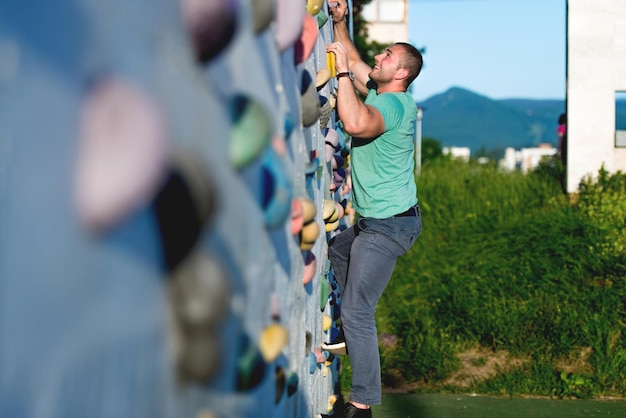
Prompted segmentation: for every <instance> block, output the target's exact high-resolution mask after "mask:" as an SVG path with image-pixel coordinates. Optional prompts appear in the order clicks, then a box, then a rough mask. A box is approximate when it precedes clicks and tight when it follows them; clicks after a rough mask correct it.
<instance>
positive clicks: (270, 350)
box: [259, 324, 289, 363]
mask: <svg viewBox="0 0 626 418" xmlns="http://www.w3.org/2000/svg"><path fill="white" fill-rule="evenodd" d="M288 341H289V332H288V331H287V329H286V328H285V327H284V326H282V325H280V324H272V325H270V326H268V327H267V328H265V330H263V332H262V333H261V338H260V341H259V351H261V356H263V360H265V362H266V363H271V362H272V361H274V360H276V358H277V357H278V356H279V354H280V353H281V351H283V348H285V346H286V345H287V342H288Z"/></svg>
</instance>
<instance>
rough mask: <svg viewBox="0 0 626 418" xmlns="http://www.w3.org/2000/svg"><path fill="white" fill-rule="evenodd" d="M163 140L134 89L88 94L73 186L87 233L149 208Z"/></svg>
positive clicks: (164, 154) (154, 113)
mask: <svg viewBox="0 0 626 418" xmlns="http://www.w3.org/2000/svg"><path fill="white" fill-rule="evenodd" d="M315 100H316V101H317V97H316V98H315ZM167 136H168V134H167V128H166V125H165V117H164V116H163V113H162V111H161V109H160V107H159V106H158V105H157V104H156V102H155V101H154V100H153V99H152V98H150V97H149V96H148V95H147V94H146V93H145V92H143V91H141V90H139V89H138V88H137V87H136V86H134V85H131V84H129V83H127V82H125V81H122V80H120V79H108V80H103V81H100V82H98V83H97V84H96V85H95V87H94V88H93V89H92V90H90V91H89V92H88V95H87V97H86V99H85V101H84V103H83V105H82V109H81V121H80V134H79V149H78V158H77V161H76V171H75V183H74V197H75V202H76V207H77V212H78V217H79V219H80V222H81V223H82V224H83V225H84V226H85V228H86V229H87V230H89V231H90V232H95V233H100V232H102V231H104V230H106V229H108V228H111V227H113V226H114V225H115V224H117V223H119V222H121V221H122V220H124V219H126V218H127V217H128V216H129V215H131V214H132V213H134V212H135V211H136V210H138V209H139V208H141V207H142V206H146V205H147V204H148V203H149V202H150V200H151V198H152V197H153V196H154V194H155V193H156V191H157V189H158V187H159V186H160V185H161V184H162V182H163V181H164V179H165V177H166V168H167V165H168V159H169V150H168V144H167V142H168V138H167Z"/></svg>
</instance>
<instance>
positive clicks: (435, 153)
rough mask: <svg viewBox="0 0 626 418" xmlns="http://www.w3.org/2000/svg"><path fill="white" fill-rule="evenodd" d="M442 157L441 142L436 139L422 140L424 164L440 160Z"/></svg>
mask: <svg viewBox="0 0 626 418" xmlns="http://www.w3.org/2000/svg"><path fill="white" fill-rule="evenodd" d="M442 155H443V151H442V149H441V142H439V141H438V140H436V139H435V138H430V137H424V138H422V162H423V163H424V164H428V163H429V162H431V161H433V160H435V159H437V158H440V157H441V156H442Z"/></svg>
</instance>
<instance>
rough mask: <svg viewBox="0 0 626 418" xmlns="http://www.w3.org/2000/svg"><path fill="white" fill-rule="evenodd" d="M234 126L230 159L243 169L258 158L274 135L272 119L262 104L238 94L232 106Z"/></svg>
mask: <svg viewBox="0 0 626 418" xmlns="http://www.w3.org/2000/svg"><path fill="white" fill-rule="evenodd" d="M230 116H231V121H232V123H233V128H232V131H231V135H230V137H231V138H230V160H231V163H232V164H233V166H234V167H235V168H237V169H241V168H243V167H245V166H247V165H248V164H250V163H251V162H252V161H254V160H255V159H257V158H258V157H259V156H260V155H261V154H262V151H263V150H264V149H265V148H266V147H267V145H268V144H269V142H270V138H271V137H272V131H273V127H272V121H271V119H270V116H269V114H268V112H267V111H266V110H265V108H264V107H263V106H261V104H259V103H258V102H256V101H253V100H251V99H250V98H248V97H246V96H243V95H236V96H235V97H234V98H233V99H232V101H231V106H230Z"/></svg>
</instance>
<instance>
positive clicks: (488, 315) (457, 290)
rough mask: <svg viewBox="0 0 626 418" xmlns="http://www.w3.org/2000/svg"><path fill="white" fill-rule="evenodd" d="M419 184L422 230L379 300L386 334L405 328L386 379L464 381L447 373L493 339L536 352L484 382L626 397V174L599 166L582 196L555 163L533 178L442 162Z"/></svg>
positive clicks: (390, 349) (386, 354)
mask: <svg viewBox="0 0 626 418" xmlns="http://www.w3.org/2000/svg"><path fill="white" fill-rule="evenodd" d="M417 183H418V187H419V193H418V196H419V200H420V206H421V208H422V216H423V228H424V229H423V233H422V236H421V237H420V238H419V240H418V242H417V243H416V245H415V246H414V247H413V248H412V249H411V251H410V252H409V253H408V254H407V255H405V256H403V257H401V258H400V259H399V260H398V264H397V266H396V269H395V272H394V275H393V277H392V279H391V282H390V284H389V286H388V288H387V290H386V292H385V294H384V295H383V297H382V299H381V301H380V303H379V306H378V311H377V322H378V331H379V333H386V334H390V335H394V336H396V337H397V342H396V343H395V344H393V345H391V346H385V345H381V361H382V362H383V382H384V383H385V384H386V385H388V386H395V385H405V384H407V383H413V384H416V385H418V386H421V387H424V388H426V390H450V391H459V390H464V389H463V388H458V387H454V385H452V386H451V385H450V383H449V382H446V381H445V379H446V378H447V377H449V376H450V375H451V373H452V372H454V371H455V370H456V369H457V368H459V367H460V363H459V359H458V358H457V354H459V353H461V352H463V351H464V350H467V349H468V348H470V347H483V348H488V349H490V350H491V351H492V352H493V353H496V352H498V351H500V350H506V352H507V353H509V354H510V356H512V357H516V358H520V359H526V360H527V361H525V362H523V363H520V364H522V365H517V366H516V367H512V368H508V369H502V370H499V371H498V373H497V374H496V375H495V377H492V378H490V379H487V380H482V381H480V382H476V383H475V384H474V385H473V386H472V387H471V390H473V391H477V392H483V393H499V394H508V395H512V394H524V393H526V394H535V395H546V396H560V397H591V396H597V395H609V394H610V395H620V394H624V393H625V392H626V337H625V336H624V333H623V332H622V330H623V329H624V327H626V281H625V280H624V279H625V277H626V258H625V254H626V251H624V249H625V248H626V228H624V226H625V223H626V193H625V192H626V176H624V175H622V174H621V173H617V174H615V175H609V174H608V173H606V172H604V171H603V170H601V172H600V173H599V175H598V178H597V179H596V180H592V179H587V180H585V182H584V183H583V187H582V191H581V193H580V195H579V197H578V201H577V202H575V203H570V200H569V199H568V198H567V196H565V195H564V193H563V192H562V186H561V185H562V167H559V166H558V165H557V164H556V163H554V161H549V160H548V161H545V162H543V163H542V165H540V167H539V168H538V169H537V170H536V171H535V172H533V173H530V174H528V175H523V174H521V173H520V172H505V171H502V170H499V169H498V168H497V167H493V166H483V165H479V164H476V163H473V162H470V163H463V162H458V161H453V160H449V159H437V160H434V161H433V162H431V164H429V165H428V166H427V167H424V168H423V170H422V173H421V175H420V177H419V178H418V179H417ZM585 347H588V348H589V352H590V353H591V354H590V355H589V356H588V358H585V359H582V360H580V359H579V360H578V362H579V363H580V362H582V363H584V364H583V365H582V366H584V367H582V366H581V365H579V366H581V367H582V368H580V367H579V369H580V370H574V371H568V370H569V369H572V368H573V367H574V366H575V364H574V363H575V361H574V360H575V359H576V353H578V352H580V351H581V348H582V349H584V348H585ZM568 359H569V361H570V363H571V364H570V365H569V366H567V361H568ZM583 360H584V361H583ZM564 364H565V366H564ZM566 366H567V367H566ZM570 366H571V367H570ZM574 369H575V368H574ZM348 377H349V376H348ZM444 382H445V383H444ZM344 383H345V384H347V385H349V378H348V379H344ZM467 390H470V389H467Z"/></svg>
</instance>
